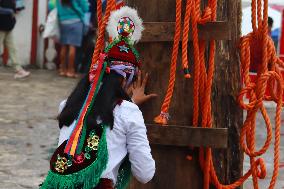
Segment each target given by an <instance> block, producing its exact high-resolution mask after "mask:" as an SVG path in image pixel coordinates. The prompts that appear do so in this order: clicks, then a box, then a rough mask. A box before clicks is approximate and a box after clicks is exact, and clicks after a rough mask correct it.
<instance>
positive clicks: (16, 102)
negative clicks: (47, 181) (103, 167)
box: [0, 68, 75, 189]
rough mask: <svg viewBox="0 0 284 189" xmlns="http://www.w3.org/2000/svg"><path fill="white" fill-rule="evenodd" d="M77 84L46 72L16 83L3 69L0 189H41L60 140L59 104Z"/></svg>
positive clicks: (0, 82)
mask: <svg viewBox="0 0 284 189" xmlns="http://www.w3.org/2000/svg"><path fill="white" fill-rule="evenodd" d="M74 83H75V80H74V79H63V78H61V77H58V76H57V75H56V73H55V72H50V71H43V70H36V71H33V73H32V75H31V76H30V77H29V78H27V79H25V80H20V81H15V80H14V79H13V73H12V72H11V71H7V70H3V68H0V91H1V93H0V94H1V98H0V104H1V109H0V189H24V188H27V189H32V188H38V187H37V186H38V184H40V183H41V181H42V180H43V178H44V176H45V174H46V173H47V170H48V167H49V165H48V159H49V157H48V156H49V155H50V152H51V151H53V148H54V147H55V145H56V141H57V135H58V126H57V122H56V120H55V119H56V116H57V107H58V104H59V103H60V101H61V100H63V99H64V98H66V96H67V95H68V93H69V91H70V90H71V89H72V88H73V86H74Z"/></svg>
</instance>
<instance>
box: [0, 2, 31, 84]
mask: <svg viewBox="0 0 284 189" xmlns="http://www.w3.org/2000/svg"><path fill="white" fill-rule="evenodd" d="M15 14H16V2H15V0H0V55H2V54H3V52H4V48H5V47H6V48H7V50H8V52H9V57H10V59H11V62H12V65H13V67H14V69H15V70H16V74H15V76H14V77H15V79H19V78H24V77H27V76H29V75H30V72H28V71H26V70H24V69H23V68H22V66H21V65H20V64H19V62H18V59H17V52H16V48H15V45H14V38H13V34H12V30H13V29H14V26H15V24H16V18H15Z"/></svg>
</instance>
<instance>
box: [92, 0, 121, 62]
mask: <svg viewBox="0 0 284 189" xmlns="http://www.w3.org/2000/svg"><path fill="white" fill-rule="evenodd" d="M115 8H116V2H115V0H107V7H106V13H105V15H104V16H103V13H102V2H101V1H97V17H98V30H99V34H98V38H97V41H96V47H95V50H94V53H93V58H92V64H91V67H93V65H94V64H96V63H97V60H98V58H99V55H100V52H101V51H102V50H103V48H104V43H105V40H104V39H105V38H104V37H105V30H106V25H107V22H108V19H109V16H110V13H111V11H113V10H115Z"/></svg>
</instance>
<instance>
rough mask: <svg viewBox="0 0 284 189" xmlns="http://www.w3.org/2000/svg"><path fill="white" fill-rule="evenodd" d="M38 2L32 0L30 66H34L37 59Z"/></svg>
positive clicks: (37, 0)
mask: <svg viewBox="0 0 284 189" xmlns="http://www.w3.org/2000/svg"><path fill="white" fill-rule="evenodd" d="M38 2H39V0H33V17H32V40H31V57H30V64H32V65H35V64H36V59H37V41H38Z"/></svg>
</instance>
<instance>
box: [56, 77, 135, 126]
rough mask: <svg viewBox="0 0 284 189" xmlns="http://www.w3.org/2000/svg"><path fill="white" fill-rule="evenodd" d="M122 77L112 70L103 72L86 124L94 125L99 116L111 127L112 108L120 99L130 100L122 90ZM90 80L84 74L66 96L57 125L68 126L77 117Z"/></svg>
mask: <svg viewBox="0 0 284 189" xmlns="http://www.w3.org/2000/svg"><path fill="white" fill-rule="evenodd" d="M122 80H123V77H122V76H121V75H119V74H117V73H116V72H114V71H111V72H110V73H109V74H105V75H104V77H103V80H102V85H101V87H100V89H99V92H98V95H97V97H96V99H95V101H94V104H93V106H92V107H91V110H90V112H89V114H88V116H87V120H86V121H87V125H91V126H96V125H97V119H98V118H99V119H100V120H101V121H102V123H103V124H107V125H109V126H110V128H111V129H112V128H113V122H114V117H113V109H114V108H115V106H116V105H117V104H118V103H119V102H121V101H122V100H128V101H130V97H129V96H128V95H127V94H126V92H125V91H124V90H123V88H122V86H121V84H122ZM89 88H90V82H89V77H88V74H87V75H86V76H84V77H83V78H82V79H81V81H80V82H79V83H78V85H77V86H76V87H75V89H74V90H73V92H72V93H71V95H70V96H69V97H68V99H67V102H66V105H65V107H64V108H63V110H62V112H61V113H60V114H59V116H58V122H59V127H60V128H62V127H63V125H65V126H69V125H71V124H72V122H73V121H74V120H76V119H77V117H78V115H79V113H80V110H81V108H82V106H83V103H84V101H85V99H86V97H87V95H88V91H89Z"/></svg>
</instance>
